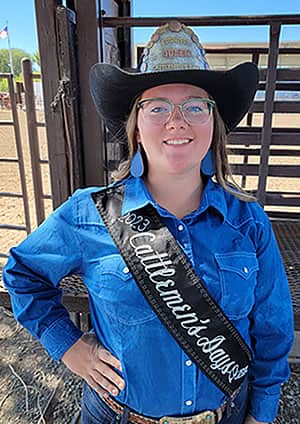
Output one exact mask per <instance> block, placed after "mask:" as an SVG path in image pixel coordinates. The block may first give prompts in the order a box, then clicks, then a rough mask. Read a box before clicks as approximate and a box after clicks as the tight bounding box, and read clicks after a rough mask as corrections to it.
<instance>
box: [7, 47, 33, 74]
mask: <svg viewBox="0 0 300 424" xmlns="http://www.w3.org/2000/svg"><path fill="white" fill-rule="evenodd" d="M11 52H12V60H13V68H14V74H15V75H16V76H19V75H20V74H21V72H22V69H21V60H22V59H23V57H29V58H31V55H30V54H29V53H27V52H26V51H25V50H22V49H12V50H11ZM2 72H3V73H9V72H11V70H10V62H9V51H8V49H0V73H2Z"/></svg>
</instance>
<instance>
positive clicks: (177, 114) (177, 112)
mask: <svg viewBox="0 0 300 424" xmlns="http://www.w3.org/2000/svg"><path fill="white" fill-rule="evenodd" d="M166 125H171V126H172V125H176V126H178V125H180V126H186V125H188V123H187V122H186V120H185V119H184V116H183V114H182V111H181V109H180V108H179V106H178V105H175V107H174V110H173V112H172V113H171V115H170V118H169V119H168V121H167V122H166Z"/></svg>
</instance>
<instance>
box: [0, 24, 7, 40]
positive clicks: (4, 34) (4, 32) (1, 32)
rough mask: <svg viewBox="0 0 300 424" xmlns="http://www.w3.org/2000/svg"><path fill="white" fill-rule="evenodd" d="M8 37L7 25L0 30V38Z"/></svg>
mask: <svg viewBox="0 0 300 424" xmlns="http://www.w3.org/2000/svg"><path fill="white" fill-rule="evenodd" d="M7 37H8V27H7V25H6V26H5V27H4V28H3V29H2V30H1V31H0V38H2V40H5V38H7Z"/></svg>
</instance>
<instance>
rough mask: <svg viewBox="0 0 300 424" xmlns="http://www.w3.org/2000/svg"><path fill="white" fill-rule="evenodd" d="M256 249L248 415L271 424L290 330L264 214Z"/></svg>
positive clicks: (282, 279)
mask: <svg viewBox="0 0 300 424" xmlns="http://www.w3.org/2000/svg"><path fill="white" fill-rule="evenodd" d="M256 246H257V259H258V262H259V270H258V276H257V285H256V288H255V304H254V306H253V309H252V311H251V313H250V316H249V318H250V335H251V344H252V349H253V352H254V356H253V361H252V363H251V367H250V372H249V377H250V385H251V394H250V414H251V415H252V416H253V417H255V418H256V420H258V422H272V421H273V420H274V418H275V417H276V415H277V410H278V404H279V398H280V387H281V384H282V383H284V382H285V381H286V380H287V379H288V377H289V365H288V361H287V359H288V354H289V352H290V349H291V347H292V343H293V335H294V326H293V311H292V303H291V297H290V292H289V287H288V282H287V278H286V275H285V270H284V266H283V263H282V259H281V257H280V253H279V249H278V246H277V243H276V240H275V237H274V234H273V231H272V227H271V223H270V221H269V219H268V218H267V217H266V216H265V214H264V216H263V217H262V218H261V217H259V222H258V223H257V231H256Z"/></svg>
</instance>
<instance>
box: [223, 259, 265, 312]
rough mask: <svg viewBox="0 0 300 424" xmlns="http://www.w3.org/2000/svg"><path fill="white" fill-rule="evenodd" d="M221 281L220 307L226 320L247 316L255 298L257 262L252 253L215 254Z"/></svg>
mask: <svg viewBox="0 0 300 424" xmlns="http://www.w3.org/2000/svg"><path fill="white" fill-rule="evenodd" d="M215 259H216V262H217V265H218V271H219V276H220V281H221V294H222V298H221V299H222V300H221V307H222V309H223V311H224V312H225V314H226V315H227V316H228V318H230V319H232V320H239V319H241V318H245V317H246V316H248V314H249V312H250V311H251V309H252V307H253V305H254V301H255V296H254V291H255V287H256V281H257V271H258V261H257V258H256V255H255V253H252V252H228V253H216V254H215Z"/></svg>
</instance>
